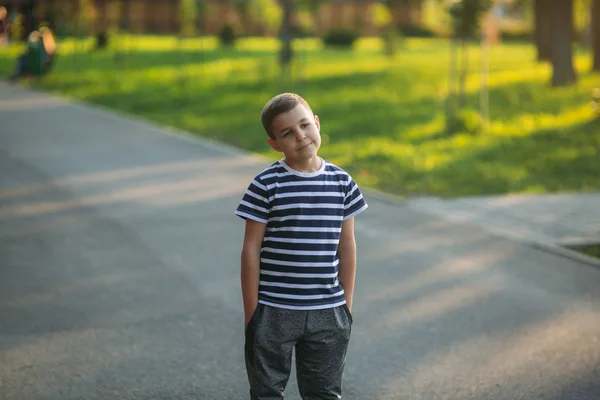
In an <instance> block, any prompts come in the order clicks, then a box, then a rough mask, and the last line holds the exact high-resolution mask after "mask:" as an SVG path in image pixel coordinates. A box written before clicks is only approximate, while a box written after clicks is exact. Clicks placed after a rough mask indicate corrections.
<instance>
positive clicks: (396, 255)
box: [0, 83, 600, 400]
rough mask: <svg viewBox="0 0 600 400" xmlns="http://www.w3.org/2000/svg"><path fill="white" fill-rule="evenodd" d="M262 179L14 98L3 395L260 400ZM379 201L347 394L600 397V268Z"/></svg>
mask: <svg viewBox="0 0 600 400" xmlns="http://www.w3.org/2000/svg"><path fill="white" fill-rule="evenodd" d="M264 165H265V163H264V161H260V160H256V159H254V158H252V157H248V156H245V155H243V154H239V153H237V152H234V151H229V150H226V151H221V150H219V149H217V148H215V147H214V146H212V145H209V144H207V143H204V142H198V141H191V140H186V139H180V138H177V137H176V136H172V135H169V134H165V132H163V131H161V130H160V129H157V128H154V127H152V126H151V125H148V124H144V123H141V122H136V121H133V120H128V119H123V118H120V117H116V116H113V115H111V114H109V113H106V112H103V111H97V110H94V109H90V108H87V107H83V106H79V105H72V104H68V103H66V102H64V101H61V100H59V99H55V98H53V97H50V96H47V95H39V94H33V93H30V92H25V91H23V90H21V89H17V88H10V87H8V86H4V85H3V84H1V83H0V170H1V174H0V399H26V400H30V399H31V400H47V399H57V400H70V399H86V400H87V399H219V400H225V399H232V400H233V399H235V400H237V399H244V398H246V396H245V395H246V387H247V385H246V378H245V374H244V369H243V363H242V360H243V358H242V343H243V333H242V311H241V310H242V308H241V295H240V293H239V279H238V276H239V269H238V268H239V267H238V265H239V251H240V245H241V242H242V228H243V224H242V221H241V220H240V219H239V218H237V217H235V216H234V215H233V210H234V208H235V206H236V205H237V202H238V201H239V199H240V196H241V193H242V192H243V190H244V188H245V186H246V184H247V183H248V180H249V179H250V178H251V177H252V176H253V175H254V174H255V173H256V172H258V171H260V170H261V169H262V168H263V166H264ZM367 200H368V201H369V203H370V205H371V207H370V208H369V210H368V212H366V213H364V214H363V215H361V216H360V217H358V218H357V241H358V246H359V257H358V263H359V269H358V277H357V279H358V281H357V282H358V286H357V292H356V298H355V306H354V309H353V312H354V319H355V324H354V327H353V339H352V342H351V348H350V353H349V356H348V366H347V372H346V380H345V397H344V398H346V399H352V400H371V399H381V400H391V399H402V400H409V399H410V400H415V399H419V400H430V399H431V400H436V399H444V400H446V399H448V400H459V399H460V400H486V399H494V400H500V399H506V400H517V399H545V400H558V399H561V400H576V399H582V400H597V399H598V398H600V290H599V288H600V269H597V268H594V267H590V266H589V265H585V264H580V263H577V262H575V261H571V260H567V259H565V258H562V257H557V256H555V255H552V254H550V253H547V252H543V251H541V250H538V249H534V248H531V247H528V246H525V245H523V244H519V243H517V242H512V241H508V240H506V239H503V238H499V237H495V236H492V235H490V234H488V233H486V232H484V231H482V230H478V229H476V228H473V227H467V226H465V225H459V224H455V223H451V222H448V221H446V220H443V219H440V218H439V217H436V216H432V215H426V214H421V213H419V212H417V211H415V210H414V209H412V208H410V207H407V206H406V205H405V204H403V203H394V202H389V201H385V200H382V199H380V198H378V197H376V196H373V195H371V196H367ZM288 392H289V397H287V398H289V399H292V400H298V399H299V397H298V395H297V390H296V388H295V379H294V378H293V377H292V379H291V380H290V385H289V390H288Z"/></svg>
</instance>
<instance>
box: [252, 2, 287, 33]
mask: <svg viewBox="0 0 600 400" xmlns="http://www.w3.org/2000/svg"><path fill="white" fill-rule="evenodd" d="M248 1H249V4H248V13H249V15H250V16H251V17H252V19H253V20H255V21H257V22H260V23H262V24H263V25H264V26H265V27H266V28H267V29H268V30H269V31H274V30H276V29H278V28H279V27H280V26H281V22H282V20H283V10H282V9H281V6H280V5H279V3H278V2H277V0H248Z"/></svg>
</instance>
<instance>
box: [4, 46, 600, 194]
mask: <svg viewBox="0 0 600 400" xmlns="http://www.w3.org/2000/svg"><path fill="white" fill-rule="evenodd" d="M89 46H90V43H89V42H86V43H82V42H78V43H75V42H63V43H62V44H61V47H60V49H59V51H60V52H61V54H60V58H58V62H57V65H56V69H55V71H54V72H53V73H52V74H51V75H50V76H48V77H47V78H45V79H44V80H43V81H42V82H41V83H40V84H39V85H41V86H42V87H44V88H46V89H48V90H51V91H54V92H58V93H62V94H64V95H67V96H72V97H75V98H79V99H84V100H86V101H89V102H92V103H98V104H101V105H104V106H107V107H112V108H115V109H119V110H121V111H125V112H128V113H132V114H137V115H140V116H143V117H145V118H148V119H151V120H155V121H158V122H160V123H164V124H166V125H170V126H175V127H178V128H183V129H186V130H189V131H192V132H194V133H197V134H199V135H202V136H205V137H209V138H213V139H216V140H219V141H223V142H227V143H230V144H233V145H236V146H239V147H242V148H245V149H248V150H250V151H253V152H257V153H261V154H264V155H267V156H268V157H272V158H273V159H277V158H278V157H279V154H277V153H273V152H272V151H270V150H269V149H268V147H267V144H266V141H265V134H264V132H263V131H262V127H261V124H260V111H261V110H262V107H263V105H264V103H265V102H266V101H267V100H268V99H269V98H270V97H272V96H273V95H274V94H276V93H278V92H280V91H284V90H293V91H297V92H299V93H300V94H302V95H303V96H304V97H305V98H306V99H307V100H308V101H309V102H310V103H311V105H312V106H313V108H314V111H315V113H317V114H318V115H319V116H320V118H321V122H322V133H323V145H322V148H321V152H320V154H321V155H322V156H323V157H325V158H327V159H329V160H330V161H332V162H335V163H337V164H339V165H340V166H342V167H343V168H345V169H347V170H348V171H349V172H350V173H351V174H352V175H353V176H354V177H355V179H356V180H357V181H358V182H359V183H360V184H362V185H364V186H369V187H373V188H376V189H379V190H382V191H385V192H388V193H393V194H396V195H400V196H418V195H436V196H443V197H454V196H466V195H480V194H499V193H517V192H519V193H543V192H558V191H588V190H599V189H600V158H599V151H600V118H598V117H597V115H596V114H595V113H594V111H593V109H592V107H590V101H591V100H592V91H593V89H594V88H596V87H600V75H593V74H590V73H588V72H587V71H588V70H589V65H590V61H591V60H590V56H589V54H588V53H587V52H586V51H585V50H581V49H578V51H577V55H576V64H577V68H578V70H579V82H578V84H577V86H575V87H571V88H560V89H553V88H550V87H549V85H548V82H549V80H550V74H551V70H550V67H549V66H548V65H546V64H538V63H536V62H535V49H534V48H533V47H532V46H530V45H527V44H502V45H497V46H494V47H493V48H492V49H491V51H490V77H489V85H490V93H489V96H490V118H491V120H490V125H489V130H488V132H487V133H485V134H483V133H479V134H478V133H468V132H462V133H456V134H453V135H448V134H446V133H445V132H444V118H443V114H444V98H445V95H446V93H447V86H448V85H447V78H448V72H447V71H448V54H449V52H448V49H449V47H448V43H447V42H446V41H444V40H441V39H406V40H404V41H403V42H402V44H401V47H400V48H399V50H398V53H397V55H396V56H395V57H393V58H389V57H386V56H385V55H384V54H383V52H382V51H381V48H382V46H381V43H380V42H379V40H378V39H374V38H365V39H361V40H360V41H359V43H357V44H356V46H355V48H354V49H353V50H332V49H323V48H322V45H321V44H320V42H319V41H318V40H315V39H306V40H302V41H298V42H297V43H296V44H295V46H296V48H297V58H296V61H295V63H294V66H293V71H292V76H293V80H290V81H288V82H287V83H283V82H282V80H281V79H280V76H279V71H278V67H277V63H276V60H277V54H276V50H277V47H278V43H277V41H276V40H274V39H268V38H248V39H244V40H242V41H240V42H239V43H238V45H237V46H236V48H233V49H222V48H219V47H218V45H217V42H216V40H215V39H214V38H203V39H190V40H186V41H185V42H182V43H181V42H178V41H177V40H176V39H175V38H168V37H143V38H135V37H122V38H120V40H119V41H118V42H117V43H116V44H115V47H116V48H118V49H119V51H120V55H115V52H114V49H113V50H110V51H104V52H103V51H88V50H87V48H88V47H89ZM11 51H12V54H10V51H7V50H4V51H1V50H0V73H2V74H7V73H8V71H9V69H10V68H12V65H13V63H12V62H10V63H8V62H7V59H8V58H10V57H13V56H14V52H15V50H14V49H13V50H11ZM479 65H480V52H479V49H478V47H477V46H476V45H473V46H472V47H471V48H470V70H471V73H470V74H469V76H468V80H467V102H468V105H469V107H471V108H472V109H473V110H477V108H478V105H479V83H480V75H479Z"/></svg>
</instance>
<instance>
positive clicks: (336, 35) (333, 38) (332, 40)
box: [323, 28, 359, 47]
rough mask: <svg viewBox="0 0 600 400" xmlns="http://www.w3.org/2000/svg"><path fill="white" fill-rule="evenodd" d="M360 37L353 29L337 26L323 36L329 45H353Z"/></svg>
mask: <svg viewBox="0 0 600 400" xmlns="http://www.w3.org/2000/svg"><path fill="white" fill-rule="evenodd" d="M358 38H359V34H358V32H356V31H355V30H353V29H349V28H335V29H331V30H330V31H329V32H327V33H326V34H325V35H324V36H323V43H324V44H325V45H326V46H329V47H352V46H353V45H354V42H356V40H357V39H358Z"/></svg>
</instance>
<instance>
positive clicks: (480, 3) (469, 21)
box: [446, 0, 491, 130]
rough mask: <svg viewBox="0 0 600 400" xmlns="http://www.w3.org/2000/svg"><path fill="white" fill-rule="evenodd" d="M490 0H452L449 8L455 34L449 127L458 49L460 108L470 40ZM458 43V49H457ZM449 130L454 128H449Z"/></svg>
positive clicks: (451, 60) (451, 67)
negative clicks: (459, 52) (460, 57)
mask: <svg viewBox="0 0 600 400" xmlns="http://www.w3.org/2000/svg"><path fill="white" fill-rule="evenodd" d="M490 6H491V2H490V0H452V1H450V5H449V8H448V12H449V14H450V17H451V20H452V28H453V32H454V35H453V37H452V39H451V48H450V78H449V81H450V82H449V85H450V93H449V94H448V100H447V107H446V110H447V111H446V122H447V125H448V127H449V126H451V125H452V123H451V122H452V121H453V120H454V113H455V110H454V107H453V106H452V105H451V104H452V102H453V97H454V89H453V88H454V85H455V82H454V81H455V73H454V72H455V71H456V70H457V69H458V67H457V66H456V64H457V58H458V57H457V52H458V51H457V50H460V51H461V52H462V63H461V64H462V65H461V67H460V74H459V78H458V82H459V95H458V108H462V107H464V99H465V86H466V78H467V75H468V70H469V53H468V49H469V47H468V42H469V40H471V39H473V38H475V37H477V36H478V34H479V30H480V23H481V17H482V16H483V14H484V13H485V12H486V11H487V10H488V9H489V8H490ZM457 44H458V49H457ZM449 130H452V129H450V128H449Z"/></svg>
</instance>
